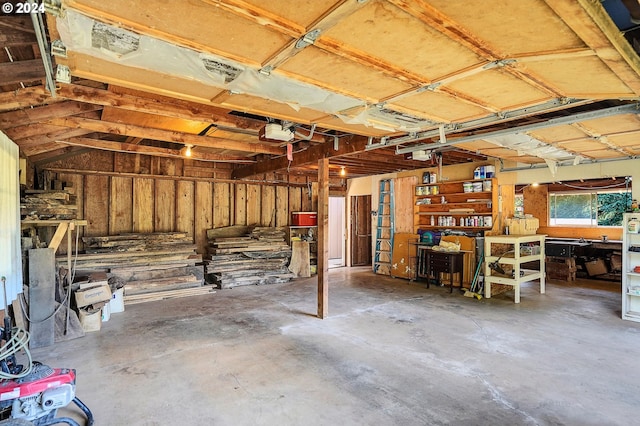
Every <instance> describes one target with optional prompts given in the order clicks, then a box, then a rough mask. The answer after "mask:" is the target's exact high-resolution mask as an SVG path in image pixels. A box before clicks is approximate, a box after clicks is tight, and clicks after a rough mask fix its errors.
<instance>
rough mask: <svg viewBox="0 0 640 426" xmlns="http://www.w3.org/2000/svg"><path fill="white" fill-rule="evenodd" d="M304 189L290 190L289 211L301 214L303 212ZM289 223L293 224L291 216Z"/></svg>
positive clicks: (295, 188) (294, 188)
mask: <svg viewBox="0 0 640 426" xmlns="http://www.w3.org/2000/svg"><path fill="white" fill-rule="evenodd" d="M302 192H303V189H302V188H298V187H293V188H289V211H290V212H300V211H302ZM287 219H288V223H291V215H289V217H288V218H287Z"/></svg>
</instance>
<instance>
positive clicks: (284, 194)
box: [275, 186, 289, 226]
mask: <svg viewBox="0 0 640 426" xmlns="http://www.w3.org/2000/svg"><path fill="white" fill-rule="evenodd" d="M288 224H289V191H288V190H287V187H286V186H277V187H276V223H275V226H287V225H288Z"/></svg>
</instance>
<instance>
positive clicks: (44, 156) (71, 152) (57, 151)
mask: <svg viewBox="0 0 640 426" xmlns="http://www.w3.org/2000/svg"><path fill="white" fill-rule="evenodd" d="M52 145H53V146H52V148H54V149H52V150H51V151H47V152H42V153H40V154H32V155H29V154H28V153H27V152H25V154H26V155H27V156H28V157H29V161H30V162H31V163H32V164H34V165H35V166H39V167H40V166H43V165H44V164H49V163H53V162H54V161H61V160H66V159H67V158H71V157H75V156H76V155H79V154H84V153H85V152H89V151H90V150H89V149H88V148H82V147H78V146H63V147H61V145H59V144H57V143H55V142H52Z"/></svg>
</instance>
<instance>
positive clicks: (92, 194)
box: [84, 175, 109, 235]
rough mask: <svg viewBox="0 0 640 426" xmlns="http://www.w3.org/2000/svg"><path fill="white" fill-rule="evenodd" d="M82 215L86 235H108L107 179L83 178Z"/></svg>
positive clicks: (106, 177)
mask: <svg viewBox="0 0 640 426" xmlns="http://www.w3.org/2000/svg"><path fill="white" fill-rule="evenodd" d="M84 195H85V198H84V207H85V208H84V213H85V218H86V219H87V222H88V226H87V229H86V232H85V234H86V235H106V234H108V233H109V177H108V176H98V175H87V176H85V186H84Z"/></svg>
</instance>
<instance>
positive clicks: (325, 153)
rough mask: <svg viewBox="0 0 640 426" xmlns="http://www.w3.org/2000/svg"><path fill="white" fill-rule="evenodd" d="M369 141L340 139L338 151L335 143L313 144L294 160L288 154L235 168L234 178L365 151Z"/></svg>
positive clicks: (294, 155) (354, 138)
mask: <svg viewBox="0 0 640 426" xmlns="http://www.w3.org/2000/svg"><path fill="white" fill-rule="evenodd" d="M368 142H369V139H368V138H367V137H364V136H355V135H352V136H349V137H346V138H342V139H340V144H339V145H338V150H337V151H336V150H334V149H333V144H331V143H326V144H318V145H312V146H311V147H309V148H308V149H306V150H305V151H301V152H297V153H295V154H293V161H292V162H289V160H287V157H286V156H282V157H278V158H272V159H269V160H262V161H259V162H258V163H256V164H253V165H251V166H244V167H240V168H237V169H235V170H234V171H233V173H232V178H233V179H243V178H246V177H249V176H254V175H258V174H261V173H271V172H275V171H278V170H285V169H287V167H298V166H301V165H304V164H309V163H313V162H317V161H318V158H323V157H327V158H332V157H339V156H342V155H347V154H353V153H356V152H363V151H364V150H365V147H366V146H367V143H368Z"/></svg>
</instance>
